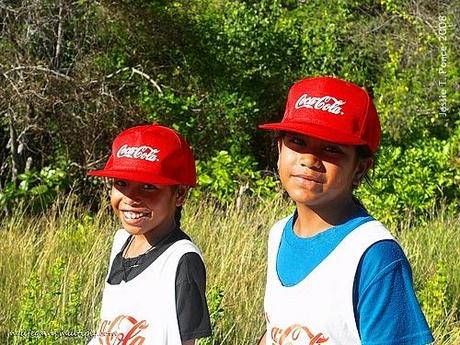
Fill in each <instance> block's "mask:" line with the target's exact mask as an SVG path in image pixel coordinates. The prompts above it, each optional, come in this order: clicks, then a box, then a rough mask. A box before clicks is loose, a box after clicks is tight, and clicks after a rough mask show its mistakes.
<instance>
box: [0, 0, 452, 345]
mask: <svg viewBox="0 0 460 345" xmlns="http://www.w3.org/2000/svg"><path fill="white" fill-rule="evenodd" d="M459 19H460V2H459V1H458V0H455V1H447V0H446V1H435V2H433V1H428V0H413V1H403V0H362V1H356V0H337V1H330V0H326V1H317V0H311V1H310V0H306V1H301V0H283V1H281V0H261V1H253V0H247V1H243V0H239V1H228V0H209V1H198V0H187V1H185V0H183V1H167V0H137V1H129V0H121V1H104V0H101V1H89V0H77V1H75V0H72V1H70V0H10V1H0V172H1V176H0V214H1V216H2V220H3V222H4V223H2V224H3V228H5V227H6V225H5V224H11V222H13V223H14V219H16V218H17V217H18V210H20V215H22V216H24V217H31V218H29V219H32V220H33V219H35V218H33V217H39V215H40V214H42V213H43V211H45V213H46V212H58V213H59V211H56V210H55V208H56V207H58V208H59V200H61V199H58V198H60V197H62V195H69V194H72V195H73V197H76V198H77V199H78V200H77V201H75V203H76V204H78V205H84V206H82V207H83V209H84V210H86V211H84V213H85V216H84V217H83V216H82V217H83V218H84V219H86V220H87V221H88V222H89V223H88V224H90V225H91V226H94V224H95V223H94V221H93V220H91V219H93V218H91V217H93V216H94V211H95V210H96V209H97V208H98V207H100V206H101V205H100V201H101V199H103V197H102V198H101V196H102V194H103V193H104V188H103V185H102V182H101V181H100V180H97V179H92V178H89V177H87V175H86V172H87V171H88V170H90V169H94V168H100V167H102V166H103V164H104V163H105V161H106V159H107V157H108V155H109V153H110V146H111V142H112V140H113V138H114V137H115V136H116V134H118V133H119V132H120V131H122V130H123V129H125V128H127V127H129V126H133V125H138V124H143V123H152V122H159V123H161V124H165V125H168V126H172V127H174V128H175V129H177V130H178V131H179V132H181V133H182V134H183V135H184V136H185V137H186V138H187V139H188V141H189V142H190V144H191V145H192V147H193V149H194V152H195V155H196V158H197V161H198V172H199V186H198V188H196V189H195V190H194V191H193V194H192V196H191V197H192V200H191V202H192V205H195V204H196V205H199V201H200V200H203V199H205V200H206V203H210V204H212V205H215V204H218V205H220V206H219V207H221V210H222V212H224V211H225V209H231V208H232V207H236V206H238V205H240V206H241V204H242V203H243V200H246V198H250V199H253V200H258V201H259V202H260V203H261V204H264V203H266V202H274V203H275V201H276V200H278V198H279V196H280V193H281V192H280V187H279V183H278V182H277V178H276V170H275V162H276V150H275V146H274V144H273V139H272V138H270V136H269V135H268V134H267V133H265V132H263V131H259V130H257V125H258V124H260V123H264V122H269V121H272V120H279V119H280V118H281V117H282V114H283V111H284V104H285V100H286V96H287V91H288V89H289V86H290V85H291V84H292V83H293V82H294V81H296V80H299V79H301V78H304V77H306V76H317V75H333V76H337V77H340V78H344V79H347V80H350V81H352V82H355V83H357V84H360V85H362V86H364V87H365V88H366V89H367V90H368V91H369V92H370V93H371V94H373V95H374V99H375V103H376V106H377V109H378V112H379V115H380V118H381V122H382V127H383V138H382V148H381V151H380V153H379V158H378V164H377V167H376V169H375V171H374V172H373V174H372V176H371V184H370V185H366V184H365V185H363V186H362V187H360V189H359V190H358V191H357V194H358V197H359V198H360V199H361V200H362V201H363V203H364V205H365V206H366V207H367V208H368V209H369V211H370V212H371V213H372V214H373V215H375V217H376V218H378V219H380V220H382V221H383V222H384V223H385V224H387V225H388V226H389V227H390V228H391V229H392V230H393V231H394V232H399V231H401V232H402V230H401V228H411V227H413V228H414V229H415V230H414V232H415V231H417V232H421V231H422V229H424V228H425V226H428V225H430V224H431V225H432V224H436V226H433V229H442V226H443V225H446V224H457V221H458V219H459V218H458V214H459V209H458V203H459V200H460V116H459V111H460V86H459V83H458V81H459V79H460V78H459V75H460V73H459V72H460V65H459V63H458V61H459V55H460V45H459V40H458V37H459V27H458V25H459V22H460V20H459ZM276 202H277V201H276ZM64 204H65V203H64ZM64 204H62V203H61V205H62V206H61V207H64ZM196 207H199V206H196ZM260 207H262V206H260ZM254 208H255V209H257V207H255V206H254ZM79 210H82V209H79ZM441 210H442V211H441ZM82 212H83V211H82ZM441 214H442V217H444V218H446V219H447V220H444V218H442V220H441V219H440V217H441ZM22 216H21V217H22ZM85 217H90V218H85ZM210 217H211V216H210ZM270 217H272V216H271V215H270ZM264 219H265V218H264ZM270 219H271V218H270ZM197 221H198V220H197ZM408 221H410V226H409V225H408V223H407V222H408ZM21 224H22V223H21ZM27 224H29V223H27ZM30 224H33V222H32V223H30ZM78 224H80V223H78ZM85 224H86V223H85ZM85 224H83V225H81V224H80V225H78V226H80V227H83V229H86V228H85V227H87V226H90V225H88V224H86V225H85ZM401 224H405V225H404V226H403V225H401ZM440 224H441V225H440ZM270 225H271V224H265V225H264V229H260V231H263V232H264V233H265V232H266V231H267V230H268V227H269V226H270ZM449 226H450V225H449ZM58 228H59V227H58ZM64 228H66V227H64ZM5 229H6V228H5ZM56 229H57V228H56ZM59 229H60V228H59ZM78 229H79V228H78ZM0 230H1V231H3V229H0ZM56 231H57V230H56ZM5 232H6V233H8V232H7V230H5ZM14 234H16V233H14ZM451 234H452V236H456V239H457V240H458V236H459V235H458V232H451ZM2 236H3V234H2ZM65 236H67V235H65ZM72 236H74V235H72ZM75 236H77V235H75ZM78 236H79V235H78ZM78 236H77V237H78ZM82 236H83V235H82ZM404 236H405V235H404ZM420 236H422V235H420ZM433 236H434V237H436V236H435V235H433ZM428 237H429V236H428ZM428 237H426V238H425V240H426V241H428V240H427V238H428ZM43 241H44V240H43ZM45 242H46V241H45ZM40 243H41V242H40ZM85 243H86V242H85ZM424 243H426V244H427V243H428V242H424ZM429 243H432V242H429ZM12 245H13V244H12ZM203 245H204V244H203ZM427 245H428V244H427ZM13 246H14V245H13ZM435 247H436V244H435V243H434V244H433V243H432V244H430V247H429V248H430V250H431V249H433V248H435ZM457 249H458V248H457ZM37 250H38V249H37ZM40 250H41V249H40ZM205 254H206V253H205ZM457 254H458V253H457ZM17 255H19V254H17ZM69 255H70V254H69ZM33 257H34V258H35V260H38V258H41V256H40V254H39V253H37V254H33ZM219 257H220V258H222V257H225V255H224V254H223V253H220V254H219V255H217V254H216V258H219ZM454 257H455V256H454ZM456 257H457V258H458V255H457V256H456ZM58 259H59V260H58ZM58 259H56V260H55V261H52V262H50V263H49V264H48V265H47V266H44V267H46V269H45V268H42V269H43V271H46V270H48V271H50V272H54V273H53V274H54V276H52V277H49V283H46V284H48V285H46V284H45V283H43V284H45V285H46V286H48V287H49V289H50V291H52V290H53V289H54V288H53V286H54V285H56V284H57V283H56V281H57V280H56V279H60V277H61V276H62V275H63V274H64V273H63V272H67V271H66V270H65V267H67V266H66V265H68V264H69V263H68V262H67V261H62V260H61V258H58ZM28 260H32V261H33V259H32V258H29V259H28ZM32 261H31V262H32ZM37 262H38V261H37ZM260 262H262V261H260ZM432 264H433V265H434V266H433V265H432V266H430V267H431V268H430V269H428V268H427V267H428V266H426V267H425V268H426V269H427V271H426V272H425V271H424V273H426V274H429V273H430V272H431V275H428V276H426V277H424V278H426V279H425V280H424V283H423V284H420V289H419V294H420V295H423V296H425V297H423V298H425V299H426V300H427V301H431V300H430V298H432V296H439V295H441V297H439V298H438V299H435V300H434V301H431V302H430V303H432V305H436V303H437V302H436V301H438V302H439V300H440V299H442V298H444V297H445V296H447V295H448V296H455V295H456V296H459V292H460V290H459V287H458V281H457V283H456V284H454V286H455V288H453V289H450V290H446V291H444V290H442V289H443V288H442V287H443V286H444V285H446V284H447V283H446V278H445V277H446V275H448V274H454V272H455V275H457V276H459V274H458V273H459V272H458V270H459V266H458V263H456V264H454V263H451V264H449V262H446V261H445V260H441V261H439V260H438V261H436V262H433V263H432ZM446 265H447V266H448V267H449V266H454V269H455V271H454V272H452V271H449V270H448V269H447V268H446ZM28 267H29V266H28ZM36 268H37V267H36V266H33V265H32V266H30V267H29V270H32V271H34V270H35V269H36ZM451 268H452V267H451ZM5 270H6V268H5ZM103 271H104V270H103V269H101V272H103ZM5 272H7V271H2V281H1V282H0V283H1V284H6V285H5V286H7V285H8V284H9V283H8V282H9V280H8V279H9V278H8V279H7V278H4V276H3V274H4V273H5ZM8 272H9V271H8ZM26 272H28V271H27V270H25V271H24V272H22V273H23V274H24V275H26V278H27V279H28V280H21V282H22V285H18V286H22V288H24V289H25V291H36V290H37V291H38V289H39V288H37V286H40V279H39V276H38V275H31V276H28V273H26ZM5 274H6V273H5ZM12 277H13V276H11V279H13V278H12ZM53 277H54V278H53ZM56 277H57V278H56ZM72 277H73V276H72ZM72 277H70V278H69V279H70V280H69V284H70V285H69V289H70V290H69V291H71V290H72V289H74V290H75V291H77V290H78V289H79V286H86V287H85V291H90V290H88V289H90V288H89V287H88V286H87V285H85V284H89V283H88V282H87V283H85V281H84V280H83V281H81V280H78V279H77V276H75V277H73V278H72ZM29 278H30V279H29ZM93 278H94V277H93ZM93 278H91V279H93ZM53 279H54V280H53ZM94 279H95V278H94ZM99 279H103V277H102V275H101V276H100V277H99ZM260 279H262V277H260ZM92 281H93V282H94V280H92ZM53 282H54V283H53ZM34 284H35V285H34ZM50 284H51V285H50ZM53 284H54V285H53ZM429 284H431V285H429ZM93 285H94V284H93ZM446 286H447V285H446ZM221 287H222V286H221ZM223 288H224V290H228V289H227V286H223ZM424 289H425V290H424ZM433 289H434V290H436V291H437V292H436V293H434V292H433V293H432V292H431V291H432V290H433ZM74 290H72V291H74ZM80 290H81V289H80ZM91 291H92V290H91ZM95 291H96V290H95ZM97 291H99V290H97ZM97 291H96V292H97ZM212 291H213V294H214V295H213V296H216V299H217V301H220V298H221V297H220V296H221V295H220V290H219V289H217V290H212ZM427 291H428V292H427ZM439 291H440V292H439ZM443 291H444V292H443ZM227 293H228V291H227ZM443 294H444V295H445V296H444V295H443ZM50 296H51V295H50ZM442 296H444V297H442ZM29 297H30V296H29ZM24 298H26V297H24ZM30 298H32V297H30ZM34 298H38V299H39V300H44V301H45V302H46V298H44V299H43V298H42V297H40V295H37V296H36V297H34ZM49 298H51V297H49ZM445 298H446V299H445V303H448V304H446V307H445V308H444V307H442V308H441V307H439V303H441V302H439V303H438V307H439V308H441V309H443V308H444V309H446V310H450V312H449V313H450V314H449V315H451V319H450V320H454V321H452V322H453V323H452V324H456V325H457V324H458V312H457V309H458V308H457V307H458V298H457V299H455V298H453V297H449V298H447V297H445ZM26 299H27V298H26ZM32 300H33V299H32ZM50 301H52V299H50ZM78 301H80V300H78ZM443 301H444V300H443ZM224 302H225V298H224ZM52 303H53V302H50V305H51V304H52ZM75 303H76V302H75ZM78 303H80V302H78ZM92 303H96V302H92ZM219 303H220V302H219ZM219 303H217V302H216V305H219ZM427 303H428V302H427ZM442 303H444V302H442ZM12 305H14V303H13V304H12ZM34 305H36V304H34V303H32V302H31V303H29V305H28V307H27V306H26V307H27V308H29V307H30V308H32V309H31V310H32V312H30V315H34V312H33V306H34ZM26 307H24V306H23V307H21V308H22V309H24V308H26ZM27 308H26V309H27ZM73 308H74V309H75V308H76V307H75V306H73ZM216 308H217V310H219V307H216ZM22 309H21V310H22ZM444 309H443V310H444ZM27 310H28V309H27ZM27 310H26V312H25V313H26V314H27ZM72 310H73V309H70V311H68V312H70V313H71V312H72ZM75 310H77V309H75ZM75 310H74V311H75ZM452 310H454V311H452ZM436 312H437V313H438V314H436V313H435V314H436V315H435V316H433V318H437V319H436V320H438V319H439V320H440V319H442V318H444V319H445V317H446V315H447V314H445V313H444V314H443V313H441V314H439V312H438V311H436ZM23 313H24V311H23ZM13 314H14V312H13V311H11V315H13ZM26 314H24V315H26ZM74 314H75V315H74ZM74 314H72V315H73V316H72V315H71V317H77V316H78V313H74ZM21 315H22V314H21ZM27 315H29V314H27ZM27 315H26V316H27ZM91 315H92V314H91ZM216 315H217V314H216ZM219 315H220V314H219ZM440 315H441V316H440ZM452 315H453V316H452ZM26 316H22V317H23V322H26V321H24V320H28V319H27V318H25V319H24V317H26ZM69 317H70V316H69ZM0 321H2V320H1V319H0ZM11 322H12V321H11ZM27 322H29V321H27ZM27 322H26V323H24V325H28V324H27ZM227 322H228V321H227ZM456 327H458V326H456ZM457 329H458V328H457ZM229 330H231V327H229V328H226V331H229ZM257 330H259V329H257ZM247 332H249V333H248V334H250V335H251V336H253V334H252V333H250V331H249V330H248V331H247ZM446 332H447V333H446V334H449V332H451V328H449V329H448V330H447V331H446ZM245 334H246V333H245ZM247 337H250V336H249V335H247ZM222 339H225V337H222V338H221V340H222ZM230 339H234V341H233V342H229V344H237V343H239V342H238V341H236V340H235V339H238V338H230ZM244 339H249V338H244ZM251 339H252V338H251ZM456 339H458V338H456ZM235 341H236V342H235ZM223 342H224V341H222V343H223ZM240 343H241V342H240ZM243 343H244V342H243ZM216 344H217V342H216Z"/></svg>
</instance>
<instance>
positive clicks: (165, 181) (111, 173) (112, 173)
mask: <svg viewBox="0 0 460 345" xmlns="http://www.w3.org/2000/svg"><path fill="white" fill-rule="evenodd" d="M88 175H90V176H98V177H109V178H118V179H123V180H127V181H133V182H139V183H148V184H159V185H178V184H185V183H183V182H179V181H177V180H174V179H170V178H166V177H161V176H155V175H152V173H146V172H141V171H133V170H129V171H127V170H110V169H101V170H92V171H89V172H88ZM187 185H189V186H192V187H193V186H195V185H196V183H187Z"/></svg>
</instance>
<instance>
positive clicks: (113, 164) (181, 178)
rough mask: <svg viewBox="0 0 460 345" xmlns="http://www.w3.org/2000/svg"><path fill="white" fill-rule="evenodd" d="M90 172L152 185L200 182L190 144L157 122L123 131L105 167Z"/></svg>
mask: <svg viewBox="0 0 460 345" xmlns="http://www.w3.org/2000/svg"><path fill="white" fill-rule="evenodd" d="M88 174H89V175H92V176H103V177H111V178H118V179H125V180H129V181H135V182H140V183H149V184H162V185H178V184H183V185H188V186H195V185H196V166H195V159H194V157H193V153H192V151H191V149H190V147H189V145H188V143H187V142H186V141H185V139H184V138H183V137H182V136H181V135H180V134H179V133H177V132H176V131H174V130H173V129H171V128H168V127H165V126H161V125H157V124H153V125H143V126H136V127H132V128H129V129H127V130H125V131H123V132H121V133H120V134H119V135H118V136H117V137H116V138H115V140H114V141H113V144H112V153H111V155H110V157H109V160H108V161H107V163H106V165H105V167H104V169H101V170H93V171H90V172H89V173H88Z"/></svg>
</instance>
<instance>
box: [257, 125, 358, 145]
mask: <svg viewBox="0 0 460 345" xmlns="http://www.w3.org/2000/svg"><path fill="white" fill-rule="evenodd" d="M258 127H259V128H260V129H266V130H271V131H285V132H293V133H299V134H303V135H308V136H311V137H314V138H318V139H322V140H326V141H329V142H332V143H336V144H343V145H366V143H365V142H364V141H363V140H362V139H361V138H358V137H355V136H350V135H349V134H345V133H341V132H340V131H338V130H336V129H331V128H330V127H325V126H321V125H316V124H313V123H305V122H289V123H283V122H276V123H266V124H263V125H259V126H258Z"/></svg>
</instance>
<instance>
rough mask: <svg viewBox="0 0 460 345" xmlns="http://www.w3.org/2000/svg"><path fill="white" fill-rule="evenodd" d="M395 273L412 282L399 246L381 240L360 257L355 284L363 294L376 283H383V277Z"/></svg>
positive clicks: (407, 265)
mask: <svg viewBox="0 0 460 345" xmlns="http://www.w3.org/2000/svg"><path fill="white" fill-rule="evenodd" d="M396 272H400V273H402V276H403V277H405V279H408V280H412V270H411V268H410V264H409V261H408V260H407V257H406V255H405V254H404V251H403V249H402V248H401V246H400V245H399V244H398V243H397V242H396V241H395V240H391V239H385V240H381V241H378V242H376V243H374V244H372V245H371V246H370V247H369V248H368V249H367V250H366V251H365V252H364V254H363V255H362V257H361V260H360V262H359V265H358V270H357V274H356V277H355V284H356V285H357V287H358V289H359V291H360V292H361V293H364V291H365V290H367V289H368V288H369V287H370V286H371V285H374V284H375V283H376V282H377V281H380V282H383V280H385V279H384V277H391V276H392V275H394V274H395V273H396Z"/></svg>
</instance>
